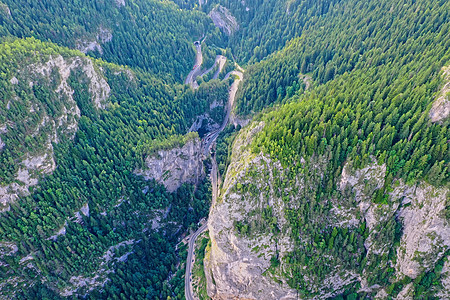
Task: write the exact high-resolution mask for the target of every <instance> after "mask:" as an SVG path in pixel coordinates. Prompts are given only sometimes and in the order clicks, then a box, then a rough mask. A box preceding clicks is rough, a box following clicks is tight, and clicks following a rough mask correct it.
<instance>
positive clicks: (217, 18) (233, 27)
mask: <svg viewBox="0 0 450 300" xmlns="http://www.w3.org/2000/svg"><path fill="white" fill-rule="evenodd" d="M209 16H210V17H211V19H212V21H213V22H214V25H216V26H217V27H219V28H220V29H221V30H222V31H223V32H224V33H225V34H226V35H232V34H233V33H234V32H236V31H237V30H239V24H238V23H237V21H236V18H235V17H234V16H233V15H232V14H231V13H230V11H229V10H228V9H227V8H226V7H223V6H222V5H217V6H216V7H214V8H213V9H212V10H211V12H210V13H209Z"/></svg>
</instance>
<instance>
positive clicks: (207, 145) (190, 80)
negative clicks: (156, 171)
mask: <svg viewBox="0 0 450 300" xmlns="http://www.w3.org/2000/svg"><path fill="white" fill-rule="evenodd" d="M196 47H197V56H196V59H195V64H196V67H195V68H194V69H193V70H192V71H191V72H190V73H189V75H188V77H187V78H186V84H189V85H190V86H191V87H192V88H194V89H195V88H197V87H198V85H197V86H195V85H196V82H195V78H196V77H197V76H199V74H200V73H199V72H200V68H201V64H202V62H203V57H202V51H201V46H200V43H198V44H196ZM225 61H226V58H225V57H222V58H220V57H216V63H219V72H218V73H220V71H221V70H222V68H223V65H224V64H225ZM213 67H214V66H213ZM239 69H240V71H242V72H243V71H244V70H243V69H242V68H240V67H239ZM240 71H232V72H230V73H228V74H227V75H226V76H225V79H224V80H226V79H228V77H229V76H230V75H237V77H238V78H237V79H236V80H235V81H234V82H233V84H232V85H231V88H230V91H229V95H228V103H227V114H226V115H225V118H224V120H223V122H222V126H220V128H219V129H217V130H215V131H213V132H210V133H208V134H207V135H206V136H205V137H204V138H203V147H204V148H203V152H204V154H205V155H207V154H208V152H209V151H210V150H211V145H212V144H213V143H214V142H215V140H216V139H217V137H218V136H219V134H220V133H221V132H222V131H223V130H224V129H225V126H227V124H228V121H229V119H230V114H231V109H232V107H233V103H234V98H235V97H236V91H237V89H238V86H239V83H240V82H241V80H242V78H243V74H242V72H240ZM218 73H217V75H218ZM194 76H195V77H194ZM214 77H215V78H217V76H216V75H214ZM212 159H213V168H212V170H211V184H212V186H213V195H212V204H211V205H214V203H215V201H216V198H217V196H218V187H217V177H218V176H217V162H216V161H215V157H212ZM207 228H208V222H205V224H203V225H202V226H201V227H200V228H199V229H198V230H197V231H196V232H195V233H194V234H193V235H192V236H191V237H190V239H189V248H188V256H187V261H186V274H185V276H184V294H185V297H186V300H194V299H195V298H194V293H193V289H192V281H191V280H192V266H193V263H194V246H195V240H196V239H197V237H198V236H199V235H200V234H202V233H203V232H204V231H206V229H207Z"/></svg>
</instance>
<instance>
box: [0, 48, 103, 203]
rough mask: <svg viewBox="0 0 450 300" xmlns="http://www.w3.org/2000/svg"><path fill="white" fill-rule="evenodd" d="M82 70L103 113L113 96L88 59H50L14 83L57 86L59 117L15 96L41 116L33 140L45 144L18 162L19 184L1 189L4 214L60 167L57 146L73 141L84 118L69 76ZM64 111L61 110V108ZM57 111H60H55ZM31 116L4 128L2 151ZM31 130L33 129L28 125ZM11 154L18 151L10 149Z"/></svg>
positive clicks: (21, 74)
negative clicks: (80, 120) (57, 166)
mask: <svg viewBox="0 0 450 300" xmlns="http://www.w3.org/2000/svg"><path fill="white" fill-rule="evenodd" d="M74 70H81V71H82V73H83V74H84V76H86V77H87V79H88V81H89V82H88V85H89V92H90V94H91V99H92V101H93V103H94V105H95V106H96V107H97V108H98V109H103V108H105V107H106V105H107V99H108V97H109V94H110V87H109V85H108V83H107V82H106V80H105V79H104V78H103V76H102V74H101V73H100V71H99V70H97V69H96V67H95V66H94V64H93V61H92V60H91V59H89V58H87V57H79V56H76V57H66V58H64V57H62V56H61V55H58V56H50V57H49V59H48V60H47V61H46V62H45V63H37V64H31V65H28V66H24V67H23V69H22V70H20V71H19V72H18V74H17V75H16V76H17V77H16V76H14V77H12V79H11V80H10V83H11V85H18V84H19V83H20V82H21V81H26V82H27V86H28V87H29V88H30V89H32V88H33V87H34V86H35V85H36V86H40V85H41V84H42V83H43V82H47V84H48V85H49V86H53V90H51V93H54V97H55V98H56V99H58V103H60V104H54V105H55V107H56V108H57V111H58V110H59V113H56V114H55V113H54V111H52V110H50V109H49V108H47V107H46V106H45V104H44V103H40V102H38V101H35V102H33V101H25V100H24V99H20V98H19V96H18V95H15V96H13V97H15V99H14V101H24V103H26V104H25V107H27V109H28V110H29V112H30V113H34V114H36V115H38V116H41V119H40V120H39V121H38V122H36V125H35V128H34V129H32V130H30V133H29V135H30V137H41V136H42V139H44V140H45V143H44V144H35V145H33V147H32V149H31V150H30V149H29V148H28V151H26V152H24V153H23V154H22V156H21V157H20V158H19V161H18V162H17V165H18V168H17V173H16V175H15V180H14V181H13V182H11V183H9V184H4V185H0V210H2V209H8V203H10V202H11V201H14V200H15V199H17V197H19V195H26V194H29V187H31V186H34V185H36V184H37V183H38V179H39V178H41V177H42V176H44V175H48V174H51V173H52V172H53V171H54V170H55V168H56V163H55V160H54V157H53V143H59V142H60V141H61V140H65V139H72V138H73V137H74V136H75V133H76V131H77V130H78V119H79V118H80V108H79V107H78V105H77V103H76V101H75V99H74V98H73V93H74V90H73V89H72V88H71V86H70V84H69V81H68V80H69V76H70V75H71V73H72V71H74ZM59 105H60V106H61V107H58V106H59ZM55 110H56V109H55ZM29 119H30V118H28V117H27V116H25V117H24V119H17V120H15V122H13V121H7V122H6V123H5V124H0V135H1V137H0V151H1V150H4V149H5V147H8V146H7V135H6V134H7V133H8V132H9V131H11V132H14V130H15V128H16V126H18V125H19V124H18V123H19V122H23V123H24V124H25V123H27V122H29ZM28 126H29V125H28ZM8 150H10V151H14V149H11V148H9V149H8Z"/></svg>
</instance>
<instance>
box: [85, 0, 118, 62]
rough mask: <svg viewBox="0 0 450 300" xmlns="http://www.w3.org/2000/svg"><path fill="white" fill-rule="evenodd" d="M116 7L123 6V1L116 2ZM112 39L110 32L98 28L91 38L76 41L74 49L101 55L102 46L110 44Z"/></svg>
mask: <svg viewBox="0 0 450 300" xmlns="http://www.w3.org/2000/svg"><path fill="white" fill-rule="evenodd" d="M116 4H117V6H124V5H125V0H116ZM111 39H112V32H111V30H109V29H107V28H103V27H99V29H98V32H97V34H96V35H95V36H94V37H93V38H86V39H80V40H78V41H77V45H76V49H77V50H80V51H81V52H83V53H87V52H89V51H96V50H97V51H98V52H99V53H100V54H103V48H102V45H103V44H105V43H108V42H110V41H111Z"/></svg>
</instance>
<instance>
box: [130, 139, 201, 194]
mask: <svg viewBox="0 0 450 300" xmlns="http://www.w3.org/2000/svg"><path fill="white" fill-rule="evenodd" d="M135 174H136V175H141V176H144V178H145V179H146V180H149V179H154V180H156V181H157V182H159V183H161V184H163V185H164V186H165V187H166V189H167V190H168V191H169V192H173V191H175V190H177V189H178V188H179V187H180V186H181V185H182V184H183V183H197V182H198V181H199V180H200V179H202V178H203V177H204V176H205V170H204V168H203V155H202V142H201V140H200V139H199V138H198V137H197V138H194V139H191V140H188V141H187V142H186V144H185V145H183V146H182V147H177V148H173V149H169V150H159V151H158V152H157V154H156V155H153V156H149V157H147V158H146V159H145V168H142V169H136V170H135Z"/></svg>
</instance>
